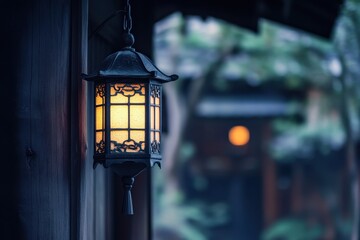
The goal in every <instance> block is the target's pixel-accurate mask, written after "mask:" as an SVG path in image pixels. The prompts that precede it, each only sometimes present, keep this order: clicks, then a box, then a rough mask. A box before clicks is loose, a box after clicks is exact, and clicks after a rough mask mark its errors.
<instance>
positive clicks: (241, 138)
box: [229, 126, 250, 146]
mask: <svg viewBox="0 0 360 240" xmlns="http://www.w3.org/2000/svg"><path fill="white" fill-rule="evenodd" d="M249 140H250V132H249V130H248V129H247V128H246V127H244V126H234V127H232V128H231V129H230V131H229V141H230V143H231V144H232V145H235V146H243V145H246V144H247V143H248V142H249Z"/></svg>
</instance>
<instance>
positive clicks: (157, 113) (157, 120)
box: [155, 107, 160, 130]
mask: <svg viewBox="0 0 360 240" xmlns="http://www.w3.org/2000/svg"><path fill="white" fill-rule="evenodd" d="M155 129H156V130H160V108H159V107H155Z"/></svg>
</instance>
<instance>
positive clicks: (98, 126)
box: [95, 106, 104, 130]
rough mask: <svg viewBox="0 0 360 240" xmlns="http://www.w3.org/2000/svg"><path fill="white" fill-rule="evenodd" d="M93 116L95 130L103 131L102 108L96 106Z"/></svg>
mask: <svg viewBox="0 0 360 240" xmlns="http://www.w3.org/2000/svg"><path fill="white" fill-rule="evenodd" d="M95 115H96V119H95V122H96V130H102V129H104V106H97V107H96V113H95Z"/></svg>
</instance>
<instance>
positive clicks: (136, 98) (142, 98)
mask: <svg viewBox="0 0 360 240" xmlns="http://www.w3.org/2000/svg"><path fill="white" fill-rule="evenodd" d="M130 103H145V96H144V95H140V94H135V95H134V96H132V97H130Z"/></svg>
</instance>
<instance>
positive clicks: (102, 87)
mask: <svg viewBox="0 0 360 240" xmlns="http://www.w3.org/2000/svg"><path fill="white" fill-rule="evenodd" d="M95 91H96V93H95V94H96V95H95V96H100V97H102V98H103V97H104V96H105V84H99V85H97V86H96V90H95Z"/></svg>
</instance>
